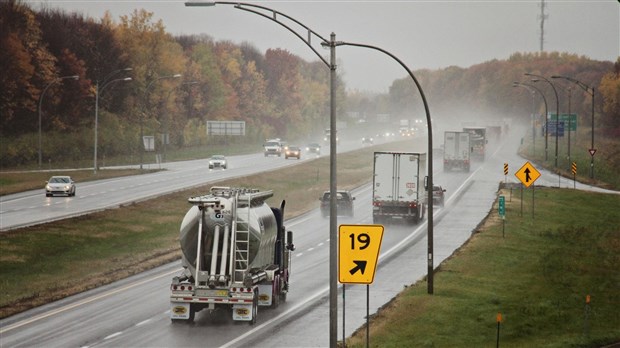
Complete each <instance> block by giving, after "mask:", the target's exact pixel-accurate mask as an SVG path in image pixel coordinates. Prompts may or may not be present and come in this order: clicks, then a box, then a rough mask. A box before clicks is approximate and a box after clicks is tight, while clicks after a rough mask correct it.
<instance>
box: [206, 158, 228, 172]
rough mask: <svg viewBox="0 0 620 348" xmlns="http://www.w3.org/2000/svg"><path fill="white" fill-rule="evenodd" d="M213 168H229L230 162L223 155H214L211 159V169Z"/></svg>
mask: <svg viewBox="0 0 620 348" xmlns="http://www.w3.org/2000/svg"><path fill="white" fill-rule="evenodd" d="M213 168H222V169H226V168H228V162H227V161H226V157H224V156H222V155H213V156H211V158H209V169H213Z"/></svg>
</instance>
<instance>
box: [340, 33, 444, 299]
mask: <svg viewBox="0 0 620 348" xmlns="http://www.w3.org/2000/svg"><path fill="white" fill-rule="evenodd" d="M337 46H355V47H363V48H369V49H373V50H377V51H379V52H382V53H385V54H387V55H388V56H390V57H391V58H392V59H394V60H396V61H397V62H398V64H400V65H401V66H402V67H403V68H404V69H405V70H406V71H407V73H408V74H409V76H410V77H411V79H413V82H414V83H415V85H416V87H417V88H418V91H419V92H420V96H421V97H422V102H423V104H424V111H425V113H426V126H427V132H428V156H427V167H428V181H427V189H428V191H427V193H428V198H427V206H428V224H427V228H428V230H427V241H428V245H427V252H428V255H427V274H426V277H427V292H428V294H433V270H434V265H433V264H434V260H433V253H434V251H433V249H434V246H433V203H432V202H433V127H432V125H431V113H430V109H429V106H428V102H427V101H426V96H425V95H424V91H423V90H422V86H421V85H420V83H419V82H418V79H416V77H415V76H414V75H413V73H412V72H411V70H410V69H409V67H407V65H405V63H403V62H402V61H401V60H400V59H398V58H397V57H396V56H395V55H393V54H392V53H390V52H388V51H386V50H384V49H382V48H379V47H376V46H372V45H367V44H360V43H352V42H339V43H338V44H337Z"/></svg>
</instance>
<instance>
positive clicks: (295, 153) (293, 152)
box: [284, 145, 301, 159]
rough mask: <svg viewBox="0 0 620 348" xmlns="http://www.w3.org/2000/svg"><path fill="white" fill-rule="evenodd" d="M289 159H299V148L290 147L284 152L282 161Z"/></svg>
mask: <svg viewBox="0 0 620 348" xmlns="http://www.w3.org/2000/svg"><path fill="white" fill-rule="evenodd" d="M289 157H296V158H297V159H300V158H301V149H300V148H299V146H293V145H291V146H289V147H288V148H287V149H286V150H285V151H284V159H288V158H289Z"/></svg>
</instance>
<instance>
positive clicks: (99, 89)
mask: <svg viewBox="0 0 620 348" xmlns="http://www.w3.org/2000/svg"><path fill="white" fill-rule="evenodd" d="M131 70H133V69H132V68H125V69H118V70H115V71H113V72H111V73H109V74H108V75H107V76H106V77H105V78H104V79H103V81H102V82H101V84H102V86H101V88H99V80H97V86H96V91H95V150H94V155H93V157H94V160H93V172H94V173H95V174H97V147H98V145H97V135H98V125H99V95H100V94H101V92H103V89H104V88H106V87H107V86H108V85H110V84H111V83H113V82H117V81H131V77H125V78H120V79H115V80H111V81H108V79H110V78H111V77H112V76H113V75H116V74H118V73H119V72H121V71H131Z"/></svg>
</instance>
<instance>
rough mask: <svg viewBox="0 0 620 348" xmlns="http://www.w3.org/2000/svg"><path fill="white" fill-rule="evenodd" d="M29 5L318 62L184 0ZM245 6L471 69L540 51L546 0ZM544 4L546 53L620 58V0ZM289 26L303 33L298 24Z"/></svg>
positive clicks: (253, 27) (272, 30)
mask: <svg viewBox="0 0 620 348" xmlns="http://www.w3.org/2000/svg"><path fill="white" fill-rule="evenodd" d="M27 2H28V3H31V4H33V7H34V8H37V5H41V4H44V5H45V6H48V7H54V8H55V7H58V8H62V9H65V10H67V11H71V12H79V13H83V14H85V15H88V16H90V17H95V18H101V17H102V16H103V14H104V13H105V11H110V13H111V14H112V16H113V18H114V19H115V20H117V21H118V18H119V17H120V16H121V15H128V14H131V13H132V12H133V10H134V9H137V8H144V9H146V10H148V11H150V12H153V13H154V17H155V19H161V20H162V21H163V23H164V25H165V27H166V30H167V31H168V32H170V33H171V34H175V35H176V34H200V33H205V34H208V35H210V36H212V37H213V38H214V39H215V40H230V41H233V42H236V43H241V42H249V43H251V44H253V45H254V46H256V47H257V48H258V49H259V50H261V51H262V52H263V53H264V52H265V50H267V49H268V48H281V49H285V50H288V51H289V52H291V53H293V54H296V55H298V56H301V57H302V58H304V59H306V60H318V58H317V56H316V55H315V53H313V52H312V51H311V50H310V49H309V48H308V47H307V46H306V45H305V44H304V43H303V41H302V40H300V39H299V38H297V37H295V36H294V35H293V34H292V33H290V32H289V31H287V30H286V29H285V28H283V27H281V26H279V25H278V24H277V23H274V22H272V21H270V20H268V19H265V18H262V17H261V16H258V15H256V14H252V13H247V12H245V11H242V10H239V9H235V8H234V7H233V6H230V5H217V6H215V7H186V6H185V5H184V2H185V1H179V0H148V1H129V0H116V1H114V0H112V1H90V0H58V1H49V0H48V1H33V0H29V1H27ZM246 2H249V3H253V4H260V5H263V6H266V7H269V8H271V9H274V10H276V11H279V12H282V13H284V14H286V15H288V16H290V17H293V18H294V19H296V20H298V21H299V22H301V23H303V24H304V25H306V26H307V27H309V28H310V29H312V30H313V31H315V32H317V33H318V34H319V35H321V36H323V37H325V38H327V39H329V35H330V33H332V32H333V33H335V34H336V40H338V41H346V42H352V43H363V44H369V45H373V46H378V47H380V48H382V49H385V50H387V51H389V52H391V53H392V54H394V55H395V56H397V57H398V58H399V59H401V60H402V61H403V62H404V63H405V64H406V65H407V66H408V67H409V68H410V69H411V70H417V69H439V68H445V67H448V66H453V65H455V66H460V67H464V68H466V67H469V66H472V65H474V64H478V63H483V62H486V61H489V60H492V59H507V58H508V57H509V56H510V55H511V54H513V53H515V52H538V51H539V50H540V32H541V28H540V15H541V0H518V1H517V0H512V1H509V0H495V1H484V0H478V1H473V0H471V1H466V0H454V1H440V0H426V1H422V0H419V1H416V0H401V1H343V0H341V1H338V0H314V1H301V0H299V1H296V0H288V1H246ZM545 5H546V6H545V14H546V15H547V16H548V18H547V19H546V20H545V22H544V50H545V51H559V52H568V53H575V54H579V55H584V56H587V57H589V58H592V59H595V60H607V61H615V60H616V59H617V58H618V56H620V3H619V2H618V0H563V1H560V0H546V1H545ZM282 21H283V22H284V21H285V19H282ZM285 23H286V24H287V25H288V24H291V22H285ZM291 26H292V24H291ZM292 27H293V28H294V29H295V30H296V31H298V32H299V33H300V34H302V35H303V36H304V37H305V35H306V34H305V32H303V31H301V28H300V27H297V26H292ZM315 39H317V38H313V41H312V43H313V47H315V48H316V49H317V50H318V51H319V52H320V53H321V55H323V56H324V57H326V58H327V60H329V50H325V49H322V48H321V47H320V45H319V41H318V39H317V40H315ZM336 55H337V60H338V72H339V73H340V74H343V75H344V80H345V82H346V84H347V89H349V90H352V89H358V90H362V91H374V92H387V91H388V88H389V86H390V85H391V84H392V81H393V80H395V79H397V78H403V77H405V76H407V73H406V72H405V71H404V70H403V68H402V67H400V65H398V64H397V63H396V62H395V61H393V60H392V59H391V58H389V57H388V56H387V55H384V54H382V53H379V52H376V51H372V50H368V49H364V48H357V47H350V46H348V47H339V48H338V49H337V53H336ZM326 69H327V67H326ZM326 71H327V70H326Z"/></svg>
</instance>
